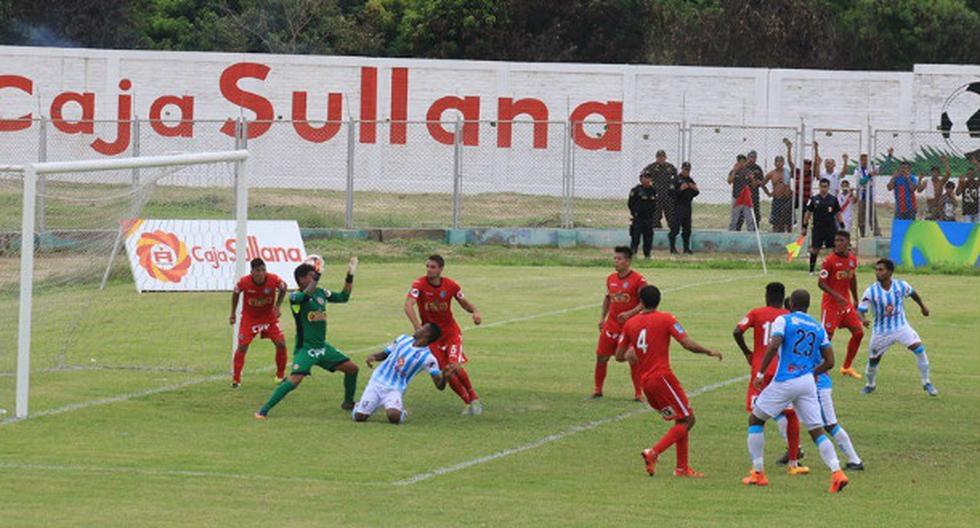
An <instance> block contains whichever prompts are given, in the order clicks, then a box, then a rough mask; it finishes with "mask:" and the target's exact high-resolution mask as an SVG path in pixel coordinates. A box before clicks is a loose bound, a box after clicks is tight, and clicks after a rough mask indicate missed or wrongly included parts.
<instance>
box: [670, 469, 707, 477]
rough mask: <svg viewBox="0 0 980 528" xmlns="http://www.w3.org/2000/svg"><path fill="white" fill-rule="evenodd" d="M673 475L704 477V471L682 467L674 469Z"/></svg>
mask: <svg viewBox="0 0 980 528" xmlns="http://www.w3.org/2000/svg"><path fill="white" fill-rule="evenodd" d="M674 476H675V477H689V478H704V473H701V472H700V471H694V470H693V469H691V468H689V467H686V468H684V469H681V468H677V469H675V470H674Z"/></svg>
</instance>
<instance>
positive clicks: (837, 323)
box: [817, 231, 864, 379]
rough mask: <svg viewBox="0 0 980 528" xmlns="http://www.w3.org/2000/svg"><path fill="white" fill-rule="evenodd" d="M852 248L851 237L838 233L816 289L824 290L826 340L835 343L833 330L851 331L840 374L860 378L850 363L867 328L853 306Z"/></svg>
mask: <svg viewBox="0 0 980 528" xmlns="http://www.w3.org/2000/svg"><path fill="white" fill-rule="evenodd" d="M850 247H851V234H850V233H848V232H847V231H838V232H837V234H836V235H834V252H833V253H831V254H830V255H828V256H827V258H826V259H824V261H823V264H822V265H821V266H820V279H819V280H818V281H817V286H819V287H820V289H821V290H823V301H822V302H821V304H820V311H821V315H822V318H821V322H822V323H823V327H824V329H825V330H827V337H828V338H829V339H831V340H833V338H834V331H835V330H837V329H838V328H841V327H844V328H847V329H848V330H849V331H850V332H851V340H850V341H848V342H847V356H846V357H845V358H844V365H843V366H842V367H841V369H840V373H841V375H842V376H850V377H852V378H856V379H861V374H859V373H858V371H856V370H854V369H853V368H851V363H853V362H854V357H855V356H857V353H858V349H860V348H861V340H862V339H864V328H863V327H862V326H861V318H860V317H858V314H857V310H856V309H855V308H854V303H856V302H857V300H858V293H857V257H856V256H854V253H851V249H850Z"/></svg>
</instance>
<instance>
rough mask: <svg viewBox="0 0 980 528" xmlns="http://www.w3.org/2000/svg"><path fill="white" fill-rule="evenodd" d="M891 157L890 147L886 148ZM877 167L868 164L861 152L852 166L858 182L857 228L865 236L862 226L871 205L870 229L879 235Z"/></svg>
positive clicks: (889, 157)
mask: <svg viewBox="0 0 980 528" xmlns="http://www.w3.org/2000/svg"><path fill="white" fill-rule="evenodd" d="M891 157H892V149H888V159H891ZM877 175H878V168H877V167H875V166H874V165H869V164H868V155H867V154H861V157H860V158H858V166H857V167H854V181H856V182H857V184H858V230H859V231H860V232H861V236H865V234H864V228H865V224H866V223H867V221H868V220H867V219H868V207H869V206H870V207H871V231H872V232H873V233H874V236H881V228H880V227H879V226H878V208H877V207H876V206H875V182H874V177H875V176H877Z"/></svg>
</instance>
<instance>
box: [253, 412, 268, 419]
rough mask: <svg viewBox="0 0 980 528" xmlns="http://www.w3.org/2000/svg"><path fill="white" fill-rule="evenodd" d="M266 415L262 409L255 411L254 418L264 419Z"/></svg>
mask: <svg viewBox="0 0 980 528" xmlns="http://www.w3.org/2000/svg"><path fill="white" fill-rule="evenodd" d="M266 417H267V416H266V414H265V413H264V412H262V411H258V412H256V413H255V419H256V420H265V419H266Z"/></svg>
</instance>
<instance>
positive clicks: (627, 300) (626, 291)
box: [606, 271, 647, 334]
mask: <svg viewBox="0 0 980 528" xmlns="http://www.w3.org/2000/svg"><path fill="white" fill-rule="evenodd" d="M646 284H647V281H646V279H645V278H644V277H643V275H641V274H640V273H638V272H636V271H630V272H629V274H627V275H626V277H624V278H620V277H619V274H618V273H615V272H613V273H610V274H609V276H608V277H606V295H607V296H608V297H609V313H608V314H607V316H606V327H607V328H608V332H610V333H614V334H615V333H619V331H620V329H621V328H622V324H620V323H619V320H618V319H617V318H618V317H619V314H621V313H623V312H628V311H630V310H632V309H633V308H636V305H637V304H639V302H640V288H642V287H644V286H646Z"/></svg>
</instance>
